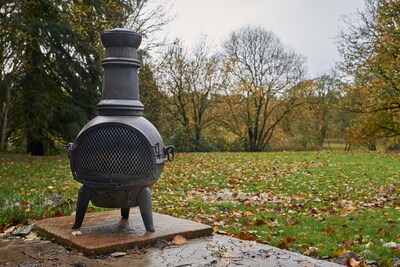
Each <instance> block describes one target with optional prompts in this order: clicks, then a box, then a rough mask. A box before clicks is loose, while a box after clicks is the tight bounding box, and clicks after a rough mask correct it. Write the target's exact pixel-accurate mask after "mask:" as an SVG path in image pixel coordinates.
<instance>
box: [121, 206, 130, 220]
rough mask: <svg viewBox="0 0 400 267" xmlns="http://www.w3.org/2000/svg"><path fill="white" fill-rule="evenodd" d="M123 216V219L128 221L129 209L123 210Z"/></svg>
mask: <svg viewBox="0 0 400 267" xmlns="http://www.w3.org/2000/svg"><path fill="white" fill-rule="evenodd" d="M121 216H122V219H128V218H129V208H122V209H121Z"/></svg>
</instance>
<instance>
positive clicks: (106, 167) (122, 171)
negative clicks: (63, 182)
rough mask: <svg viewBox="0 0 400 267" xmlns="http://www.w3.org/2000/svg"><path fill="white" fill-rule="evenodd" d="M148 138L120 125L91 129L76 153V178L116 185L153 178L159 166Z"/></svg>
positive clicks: (73, 162) (79, 143)
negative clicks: (156, 163)
mask: <svg viewBox="0 0 400 267" xmlns="http://www.w3.org/2000/svg"><path fill="white" fill-rule="evenodd" d="M144 138H145V137H144V136H142V135H141V134H140V135H139V134H138V133H136V132H135V131H133V130H130V129H128V128H125V127H122V126H119V125H107V126H101V127H98V128H96V129H94V130H90V129H89V130H88V131H87V132H85V133H83V134H82V135H81V136H80V137H79V138H78V140H77V142H76V144H75V145H76V147H75V149H74V150H73V154H72V157H71V160H72V164H71V165H72V168H73V173H74V175H75V176H76V178H77V179H79V180H85V181H93V182H101V183H116V184H126V183H130V182H132V181H142V180H150V179H152V178H153V177H152V176H151V174H152V171H153V170H154V164H155V163H154V158H153V153H152V149H151V147H150V146H149V145H148V144H147V143H146V141H145V140H144Z"/></svg>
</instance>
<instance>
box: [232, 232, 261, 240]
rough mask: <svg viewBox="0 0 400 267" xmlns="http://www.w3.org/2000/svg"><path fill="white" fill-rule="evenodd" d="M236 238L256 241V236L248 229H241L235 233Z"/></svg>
mask: <svg viewBox="0 0 400 267" xmlns="http://www.w3.org/2000/svg"><path fill="white" fill-rule="evenodd" d="M237 238H239V239H242V240H250V241H257V240H258V238H257V237H256V236H255V235H253V234H252V233H250V232H248V231H243V232H241V233H240V234H238V235H237Z"/></svg>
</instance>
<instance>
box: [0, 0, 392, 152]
mask: <svg viewBox="0 0 400 267" xmlns="http://www.w3.org/2000/svg"><path fill="white" fill-rule="evenodd" d="M365 5H366V8H365V11H363V12H359V13H358V14H357V16H356V17H350V16H348V17H345V18H344V21H345V24H346V25H347V26H346V28H344V29H342V31H341V32H339V33H338V36H337V39H336V42H337V45H338V49H339V51H340V53H341V55H342V58H343V60H342V61H341V62H338V63H337V65H336V66H335V68H333V69H332V70H331V71H329V72H328V73H325V74H321V75H319V76H318V77H310V75H309V74H308V73H307V69H306V59H305V58H304V57H303V56H301V55H299V54H297V53H296V52H295V51H294V50H293V49H291V48H289V47H288V46H286V45H285V44H283V43H282V42H281V41H280V39H279V38H278V37H277V36H276V35H275V34H274V33H273V32H271V31H268V29H264V28H261V27H257V26H246V25H244V26H243V27H242V28H240V29H237V30H236V31H234V32H231V33H230V34H229V35H227V36H226V39H225V41H224V42H223V43H221V44H218V46H212V45H211V44H210V43H209V41H208V40H207V36H201V37H200V38H199V41H198V43H197V45H196V46H194V47H192V48H188V47H187V46H186V45H185V44H184V43H183V41H182V40H179V39H176V40H163V39H160V38H158V36H159V34H158V33H159V32H160V30H161V29H162V28H163V26H165V25H166V24H167V23H168V22H169V21H171V19H172V17H171V16H170V15H169V12H168V11H169V7H168V5H165V4H164V3H163V2H162V1H151V0H137V1H132V0H117V1H110V0H96V1H90V0H73V1H63V0H36V1H28V0H17V1H14V0H13V1H7V0H5V1H0V23H1V27H0V71H1V72H0V149H1V150H2V151H11V152H25V153H30V154H32V155H45V154H56V153H58V152H60V151H62V150H63V149H64V148H63V145H64V144H66V143H68V142H71V141H73V140H74V139H75V137H76V135H77V133H78V132H79V130H80V129H81V128H82V126H83V125H84V124H86V122H87V121H88V120H90V119H91V118H93V117H95V116H96V104H97V103H98V102H99V100H100V98H101V84H102V77H101V76H102V70H101V66H100V61H101V59H102V57H103V54H104V49H103V47H102V45H101V44H100V34H101V33H102V32H103V31H104V30H107V29H111V28H114V27H125V28H129V29H132V30H135V31H137V32H139V33H140V34H141V35H142V36H143V44H142V46H141V50H140V51H139V56H140V60H141V62H142V67H141V69H140V72H139V80H140V94H141V101H142V103H143V104H144V106H145V116H146V117H147V118H148V119H149V120H150V121H151V122H152V123H153V124H155V126H156V127H157V128H158V129H159V130H160V132H161V135H162V136H163V138H164V141H165V143H171V144H174V145H175V147H176V149H177V150H178V151H271V150H320V149H323V148H337V147H338V144H340V147H341V148H343V149H346V150H349V149H354V148H359V147H362V148H367V149H369V150H376V149H377V148H378V147H379V148H384V149H388V150H399V149H400V112H399V111H400V1H399V0H366V1H365ZM321 49H323V48H321Z"/></svg>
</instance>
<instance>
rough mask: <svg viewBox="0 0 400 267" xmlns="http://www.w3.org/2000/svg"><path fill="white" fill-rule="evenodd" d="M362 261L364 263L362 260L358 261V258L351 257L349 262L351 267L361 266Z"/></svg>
mask: <svg viewBox="0 0 400 267" xmlns="http://www.w3.org/2000/svg"><path fill="white" fill-rule="evenodd" d="M361 263H362V262H361V261H358V260H356V259H354V258H351V259H350V262H349V264H350V266H351V267H360V266H361Z"/></svg>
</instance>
